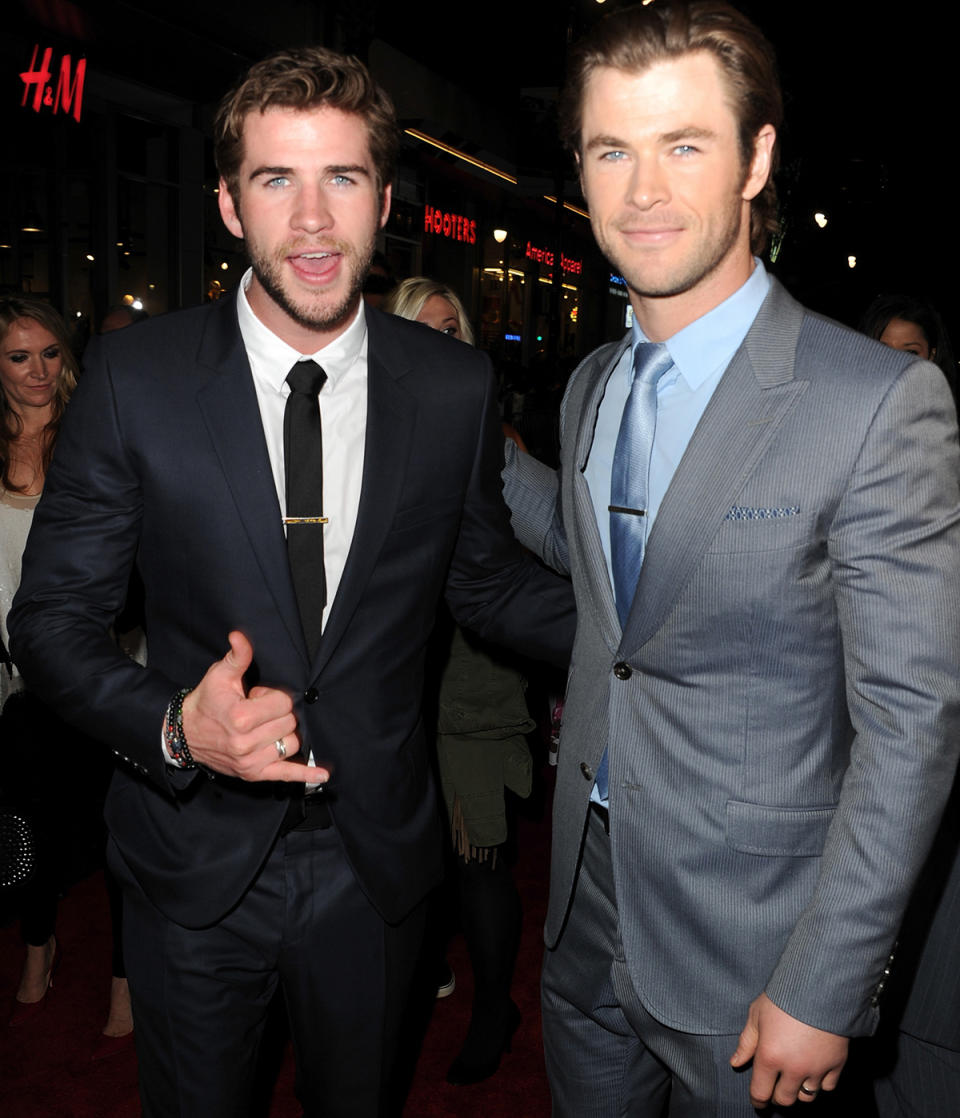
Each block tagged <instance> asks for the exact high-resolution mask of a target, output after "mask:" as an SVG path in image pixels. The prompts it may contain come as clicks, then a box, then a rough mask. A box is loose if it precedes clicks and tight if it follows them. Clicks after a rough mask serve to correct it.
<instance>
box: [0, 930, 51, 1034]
mask: <svg viewBox="0 0 960 1118" xmlns="http://www.w3.org/2000/svg"><path fill="white" fill-rule="evenodd" d="M61 957H62V956H61V952H60V944H59V943H58V942H57V940H56V939H54V940H53V958H52V959H51V960H50V969H49V970H48V971H47V988H46V989H45V990H44V991H43V994H42V996H41V997H40V998H39V999H38V1000H37V1001H35V1002H22V1001H20V999H19V998H16V997H15V998H14V999H13V1010H12V1012H11V1014H10V1016H9V1017H8V1018H7V1026H8V1027H9V1028H12V1029H16V1028H19V1027H20V1026H21V1025H26V1024H29V1022H31V1021H33V1020H34V1019H35V1018H36V1017H39V1015H40V1014H41V1013H42V1012H43V1011H44V1010H45V1009H46V1008H47V1005H48V1004H49V1001H48V995H49V993H50V991H51V990H52V989H53V976H54V974H55V973H56V970H57V967H58V966H59V965H60V959H61Z"/></svg>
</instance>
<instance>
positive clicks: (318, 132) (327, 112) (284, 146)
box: [243, 105, 372, 166]
mask: <svg viewBox="0 0 960 1118" xmlns="http://www.w3.org/2000/svg"><path fill="white" fill-rule="evenodd" d="M274 155H276V156H277V157H279V156H281V155H286V156H287V159H286V161H284V160H282V159H281V160H278V159H277V158H274ZM294 159H296V160H300V161H320V162H323V163H331V162H333V163H337V164H344V165H348V164H349V165H365V164H372V159H371V156H370V139H369V132H368V130H367V125H366V121H364V119H363V118H362V117H360V116H358V115H357V114H356V113H348V112H344V110H343V109H336V108H333V107H332V106H330V105H321V106H317V107H316V108H307V109H294V108H286V107H283V106H279V105H274V106H270V107H269V108H267V109H264V110H263V112H260V111H259V110H254V111H253V112H250V113H248V114H247V116H246V117H245V118H244V121H243V161H244V163H245V164H250V163H256V164H257V165H260V164H261V163H268V164H270V165H272V166H280V165H287V164H289V165H291V166H292V165H293V162H292V160H294Z"/></svg>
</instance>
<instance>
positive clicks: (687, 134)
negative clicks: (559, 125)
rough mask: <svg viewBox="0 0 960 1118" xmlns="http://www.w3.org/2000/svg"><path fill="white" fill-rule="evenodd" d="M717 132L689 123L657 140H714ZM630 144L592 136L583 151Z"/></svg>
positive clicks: (604, 136)
mask: <svg viewBox="0 0 960 1118" xmlns="http://www.w3.org/2000/svg"><path fill="white" fill-rule="evenodd" d="M716 138H717V133H716V132H714V130H713V129H712V128H698V127H696V126H695V125H692V124H691V125H689V126H688V127H686V128H677V129H675V130H674V131H673V132H661V134H660V135H659V136H658V137H657V142H658V143H661V144H676V143H679V142H680V141H681V140H715V139H716ZM628 147H630V144H629V143H628V142H627V141H626V140H621V139H619V138H618V137H617V136H612V135H603V136H594V137H593V138H592V139H591V140H590V141H589V142H588V143H587V145H586V147H585V148H584V151H593V150H594V149H595V148H628Z"/></svg>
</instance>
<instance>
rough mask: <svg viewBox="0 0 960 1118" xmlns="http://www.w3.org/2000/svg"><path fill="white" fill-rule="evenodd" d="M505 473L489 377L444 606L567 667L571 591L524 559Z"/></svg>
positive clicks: (494, 636)
mask: <svg viewBox="0 0 960 1118" xmlns="http://www.w3.org/2000/svg"><path fill="white" fill-rule="evenodd" d="M502 468H503V435H502V433H501V427H500V421H499V418H498V416H497V411H496V400H495V396H494V381H493V378H492V376H491V377H489V378H488V380H487V384H486V390H485V394H484V400H483V405H482V411H481V415H480V425H479V428H478V440H477V446H476V453H475V456H474V460H473V466H472V470H471V474H470V479H469V483H468V487H467V493H466V497H465V500H464V505H463V513H462V516H461V521H460V532H459V536H458V539H457V544H456V547H455V550H454V554H453V559H452V562H451V565H450V573H449V576H448V579H447V591H446V596H447V602H448V604H449V606H450V610H451V612H452V613H453V615H454V617H455V618H456V620H457V621H458V622H459V623H460V624H461V625H463V626H465V627H466V628H468V629H471V630H473V631H474V632H476V633H478V634H479V635H480V636H482V637H485V638H486V639H488V640H492V641H495V642H497V643H499V644H503V645H506V646H507V647H509V648H513V649H515V650H516V651H518V652H522V653H523V654H524V655H527V656H532V657H534V658H535V659H540V660H547V661H549V662H551V663H555V664H557V665H559V666H561V667H566V665H567V663H568V662H569V659H570V651H571V649H572V647H573V637H574V632H575V629H576V611H575V608H574V602H573V590H572V588H571V586H570V583H569V582H568V581H566V580H565V579H561V578H559V577H558V576H557V575H555V574H554V573H553V572H551V571H547V570H545V569H544V568H542V567H540V566H539V565H538V564H536V563H535V562H534V561H533V560H532V559H530V557H529V556H526V555H524V554H523V553H522V551H521V549H520V547H519V545H518V544H517V541H516V539H515V538H514V535H513V532H512V531H511V528H510V518H509V513H508V510H507V507H506V505H505V504H504V499H503V492H502V485H501V480H500V474H501V471H502Z"/></svg>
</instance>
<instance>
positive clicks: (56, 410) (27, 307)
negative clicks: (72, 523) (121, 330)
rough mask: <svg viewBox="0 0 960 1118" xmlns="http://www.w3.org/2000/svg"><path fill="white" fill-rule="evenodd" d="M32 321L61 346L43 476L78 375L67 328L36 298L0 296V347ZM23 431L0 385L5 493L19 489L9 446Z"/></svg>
mask: <svg viewBox="0 0 960 1118" xmlns="http://www.w3.org/2000/svg"><path fill="white" fill-rule="evenodd" d="M23 318H31V319H33V321H34V322H39V323H40V325H41V326H43V327H44V329H46V330H49V331H50V333H51V334H52V335H53V336H54V338H56V340H57V345H58V346H59V347H60V376H59V378H58V380H57V394H56V395H55V396H54V398H53V414H52V415H51V417H50V421H49V423H47V425H46V427H45V428H44V436H43V454H42V459H41V461H42V465H43V472H44V475H46V472H47V470H48V469H49V467H50V459H51V458H52V457H53V448H54V446H55V445H56V441H57V431H58V430H59V429H60V420H61V419H62V418H63V410H64V408H65V407H66V406H67V401H68V400H69V399H70V394H71V393H72V392H73V390H74V388H76V386H77V375H78V374H79V372H80V369H79V366H78V365H77V359H76V357H74V355H73V350H72V349H71V348H70V339H69V337H68V336H67V327H66V324H65V323H64V321H63V319H62V318H61V317H60V315H59V314H57V312H56V311H55V310H54V309H53V307H51V306H49V305H48V304H47V303H41V302H40V301H39V300H38V299H28V298H25V297H22V296H16V295H4V296H0V346H2V345H3V343H4V342H5V341H6V338H7V334H8V333H9V331H10V328H11V326H13V324H14V323H15V322H17V321H19V320H20V319H23ZM22 432H23V421H22V420H21V419H20V416H19V415H18V414H17V412H16V411H14V409H13V408H12V407H11V406H10V403H9V401H8V400H7V396H6V393H5V392H4V391H3V385H2V384H0V485H2V486H3V488H4V489H6V490H7V491H8V492H12V493H18V492H20V491H21V490H22V488H23V487H22V486H16V485H13V484H12V482H11V480H10V472H9V471H10V446H11V444H13V443H15V442H16V441H17V439H18V438H19V437H20V435H21V434H22Z"/></svg>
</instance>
